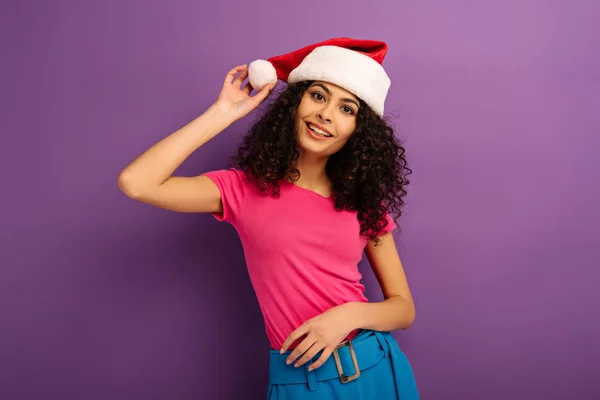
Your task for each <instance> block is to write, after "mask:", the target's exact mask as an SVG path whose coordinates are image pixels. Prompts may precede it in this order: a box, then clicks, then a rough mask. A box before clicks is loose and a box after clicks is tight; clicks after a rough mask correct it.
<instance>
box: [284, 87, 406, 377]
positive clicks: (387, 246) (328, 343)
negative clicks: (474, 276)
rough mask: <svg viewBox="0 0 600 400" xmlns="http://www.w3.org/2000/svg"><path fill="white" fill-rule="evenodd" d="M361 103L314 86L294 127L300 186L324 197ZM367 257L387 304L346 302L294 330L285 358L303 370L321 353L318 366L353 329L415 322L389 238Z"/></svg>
mask: <svg viewBox="0 0 600 400" xmlns="http://www.w3.org/2000/svg"><path fill="white" fill-rule="evenodd" d="M359 104H360V103H359V101H358V99H357V98H356V96H354V95H353V94H352V93H350V92H348V91H347V90H345V89H343V88H341V87H339V86H336V85H334V84H331V83H327V82H320V81H316V82H314V83H313V84H312V85H311V86H310V87H309V88H308V90H307V91H306V92H305V94H304V96H303V97H302V100H301V103H300V106H299V107H298V112H297V121H296V126H297V130H298V145H299V148H300V157H299V159H298V162H297V165H296V167H297V168H298V170H299V171H300V174H301V175H300V179H299V180H298V181H296V182H295V184H296V185H299V186H302V187H304V188H306V189H309V190H313V191H315V192H317V193H319V194H321V195H323V196H325V197H327V196H329V195H330V194H331V183H330V181H329V179H328V178H327V175H326V173H325V166H326V164H327V160H328V159H329V156H330V155H332V154H334V153H335V152H337V151H338V150H340V149H341V148H342V147H343V146H344V144H345V143H346V142H347V141H348V139H349V138H350V137H351V136H352V134H353V132H354V130H355V129H356V114H357V112H358V109H359V107H360V105H359ZM307 123H314V124H317V125H318V126H319V127H321V128H324V129H325V130H326V131H327V132H329V133H330V134H331V135H332V137H331V138H327V139H325V140H315V139H313V138H311V137H310V135H309V134H308V133H307V132H306V126H307ZM365 254H366V256H367V258H368V260H369V263H370V265H371V267H372V268H373V271H374V273H375V276H376V277H377V279H378V281H379V284H380V286H381V288H382V291H383V294H384V297H385V300H384V301H382V302H372V303H355V302H351V303H346V304H343V305H340V306H337V307H334V308H331V309H330V310H327V311H326V312H324V313H323V314H321V315H319V316H317V317H315V318H312V319H310V320H308V321H306V322H305V323H304V324H302V325H301V326H300V327H298V328H297V329H296V330H294V331H293V332H292V333H291V334H290V335H289V336H288V337H287V339H286V340H285V342H284V343H283V345H282V347H281V350H280V352H281V353H282V354H283V353H284V352H286V351H287V350H288V348H289V347H290V345H291V344H292V343H295V342H296V341H300V342H299V344H298V345H297V346H296V348H295V349H294V350H293V351H292V352H291V353H290V355H289V356H288V358H287V361H288V364H291V363H293V362H295V363H294V366H295V367H300V366H302V365H304V364H306V363H307V362H308V361H310V360H311V359H312V358H313V357H314V356H315V355H317V354H318V353H319V351H321V350H323V353H322V355H321V356H320V357H319V359H318V360H317V361H315V362H314V363H313V364H311V365H310V366H309V370H313V369H316V368H319V367H320V366H321V365H323V363H324V362H325V361H327V359H328V358H329V357H330V356H331V354H332V353H333V351H334V349H335V348H336V347H337V346H338V345H339V344H340V343H341V342H342V341H343V340H344V339H345V338H346V337H347V336H348V334H349V333H350V332H352V331H354V330H355V329H373V330H379V331H393V330H396V329H407V328H409V327H410V326H411V324H412V323H413V321H414V318H415V307H414V302H413V299H412V295H411V292H410V289H409V286H408V282H407V279H406V275H405V273H404V268H403V266H402V262H401V261H400V257H399V255H398V251H397V248H396V244H395V242H394V239H393V237H392V236H391V234H389V233H388V234H385V235H383V236H382V237H381V242H380V244H379V246H377V247H375V246H374V244H373V242H372V241H369V243H368V244H367V246H366V248H365Z"/></svg>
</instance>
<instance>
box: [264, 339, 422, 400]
mask: <svg viewBox="0 0 600 400" xmlns="http://www.w3.org/2000/svg"><path fill="white" fill-rule="evenodd" d="M350 344H351V346H350ZM290 353H291V351H289V350H288V351H287V352H285V353H284V354H279V351H277V350H271V358H270V371H269V390H268V393H267V400H325V399H327V400H338V399H339V400H359V399H360V400H370V399H373V400H394V399H400V400H418V399H419V393H418V391H417V385H416V382H415V377H414V374H413V370H412V367H411V366H410V364H409V362H408V359H407V358H406V356H405V355H404V353H403V352H402V351H401V350H400V347H399V346H398V343H397V342H396V339H394V337H393V336H392V334H391V333H389V332H377V331H372V330H363V331H361V332H360V334H359V335H358V336H356V337H355V338H354V339H352V340H351V341H350V342H349V343H348V344H347V345H346V346H344V347H341V348H339V350H337V351H336V353H337V355H338V359H339V362H340V367H341V370H342V372H341V374H340V371H339V369H338V366H337V364H336V357H335V356H334V354H332V355H331V356H330V357H329V358H328V359H327V361H326V362H325V364H323V365H322V366H321V367H319V368H317V369H316V370H314V371H310V372H309V371H308V366H309V365H310V364H312V363H313V362H314V361H316V360H317V359H318V358H319V357H320V356H321V352H319V353H318V354H317V355H316V356H315V357H313V359H312V360H311V361H309V362H307V363H306V364H304V365H303V366H301V367H298V368H296V367H294V364H290V365H286V363H285V361H286V359H287V357H288V356H289V355H290ZM353 353H354V354H353ZM353 355H354V358H353V357H352V356H353ZM354 360H356V364H357V365H358V374H357V370H356V369H355V367H354V365H355V364H354ZM343 381H346V382H343Z"/></svg>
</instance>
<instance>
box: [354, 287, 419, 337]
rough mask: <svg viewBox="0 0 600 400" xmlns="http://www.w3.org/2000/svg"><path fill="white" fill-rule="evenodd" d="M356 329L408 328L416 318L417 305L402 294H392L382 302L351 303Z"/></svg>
mask: <svg viewBox="0 0 600 400" xmlns="http://www.w3.org/2000/svg"><path fill="white" fill-rule="evenodd" d="M349 304H350V307H352V315H353V316H354V321H355V325H356V326H355V329H371V330H375V331H383V332H391V331H394V330H396V329H408V328H409V327H410V326H411V325H412V323H413V321H414V319H415V307H414V304H413V303H412V302H409V301H408V300H406V299H405V298H404V297H402V296H392V297H390V298H389V299H386V300H384V301H381V302H373V303H361V302H355V303H349Z"/></svg>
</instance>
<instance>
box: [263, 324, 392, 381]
mask: <svg viewBox="0 0 600 400" xmlns="http://www.w3.org/2000/svg"><path fill="white" fill-rule="evenodd" d="M384 335H391V334H390V333H389V332H378V331H373V330H363V331H361V332H360V333H359V334H358V335H357V336H356V337H355V338H354V339H352V340H349V341H346V342H342V343H341V344H340V345H339V346H338V348H337V349H336V350H335V351H334V352H333V354H331V356H330V357H329V358H328V359H327V361H325V363H324V364H323V365H321V366H320V367H319V368H317V369H316V370H314V371H308V367H309V366H310V365H311V364H312V363H313V362H314V361H316V360H318V359H319V357H320V356H321V352H319V353H317V355H315V356H314V357H313V359H312V360H310V361H308V362H307V363H306V364H304V365H303V366H301V367H298V368H296V367H294V365H293V364H290V365H287V364H286V363H285V362H286V360H287V357H288V356H289V355H290V353H291V351H289V350H288V351H287V352H285V353H283V354H279V352H278V351H277V350H271V357H270V378H269V381H270V383H271V384H274V385H288V384H299V383H304V384H308V385H309V388H311V390H314V389H312V388H316V382H321V381H327V380H330V379H340V380H341V381H342V383H346V382H349V381H352V380H354V379H356V378H358V377H359V376H360V371H364V370H366V369H367V368H370V367H373V366H374V365H377V364H378V363H379V362H380V361H381V359H382V358H384V357H387V356H388V354H389V347H388V343H387V342H386V340H385V337H384Z"/></svg>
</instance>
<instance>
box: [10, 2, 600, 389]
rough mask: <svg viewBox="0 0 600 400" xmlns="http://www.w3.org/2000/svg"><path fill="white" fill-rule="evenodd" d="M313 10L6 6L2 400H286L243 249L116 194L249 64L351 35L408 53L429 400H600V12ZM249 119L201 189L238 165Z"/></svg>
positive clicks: (222, 228) (403, 107)
mask: <svg viewBox="0 0 600 400" xmlns="http://www.w3.org/2000/svg"><path fill="white" fill-rule="evenodd" d="M51 3H52V4H51ZM250 4H252V6H251V7H250V6H249V5H250ZM292 4H296V5H292ZM298 4H300V3H290V4H288V3H285V2H280V1H273V0H269V1H262V2H258V3H256V2H255V3H252V2H247V1H246V2H241V1H240V2H230V1H226V2H222V1H221V2H213V4H211V5H210V7H214V8H212V9H209V8H208V6H207V5H206V2H202V1H185V0H177V1H175V0H171V1H169V2H167V1H162V2H161V1H156V0H153V1H133V0H127V1H125V0H119V1H116V0H112V1H105V2H98V1H96V2H92V1H77V2H76V1H66V0H64V1H54V2H46V1H37V2H34V1H29V2H24V1H17V0H12V1H3V2H2V5H1V6H0V30H1V31H0V33H1V35H0V40H1V41H2V42H1V43H2V49H3V51H2V63H1V65H2V66H1V68H2V70H1V75H0V76H1V79H2V84H1V87H2V89H1V90H0V92H1V93H2V94H1V97H0V101H1V104H0V106H1V108H0V109H1V110H2V141H1V144H0V156H1V157H0V163H1V165H0V167H1V170H2V172H3V179H2V207H1V208H0V213H1V214H0V217H1V223H0V226H1V230H0V233H1V242H0V250H1V251H0V256H1V258H0V263H1V264H0V265H1V269H0V398H1V399H3V400H4V399H6V400H20V399H27V400H29V399H61V400H70V399H86V400H96V399H98V400H99V399H112V400H120V399H144V400H150V399H177V400H187V399H241V398H243V399H262V398H264V395H265V390H266V384H267V368H268V366H267V346H268V343H267V340H266V337H265V333H264V328H263V323H262V319H261V315H260V311H259V308H258V305H257V303H256V300H255V298H254V294H253V292H252V288H251V286H250V283H249V281H248V277H247V275H246V271H245V266H244V260H243V254H242V251H241V247H240V243H239V240H238V238H237V236H236V234H235V231H234V229H233V228H232V227H230V226H228V225H225V224H219V223H217V222H216V221H214V220H213V219H212V217H210V216H208V215H185V214H176V213H171V212H167V211H164V210H159V209H155V208H152V207H150V206H146V205H143V204H140V203H136V202H134V201H132V200H130V199H128V198H126V197H125V195H123V194H122V193H121V192H120V191H119V190H118V188H117V184H116V180H117V175H118V173H119V171H120V170H121V169H122V168H123V167H124V166H125V164H126V163H128V162H129V161H130V160H132V159H133V158H134V157H135V156H137V155H138V154H140V153H141V152H142V151H144V150H145V149H146V148H148V147H149V146H150V145H152V144H153V143H155V142H157V141H158V140H160V139H161V138H163V137H164V136H166V135H167V134H169V133H170V132H172V131H174V130H176V129H177V128H179V127H181V126H182V125H184V124H186V123H187V122H189V121H190V120H191V119H193V118H194V117H195V116H197V115H198V114H199V113H201V112H203V111H204V110H205V109H206V107H207V106H208V105H209V104H211V102H213V101H214V99H215V98H216V96H217V94H218V91H219V88H220V86H221V84H222V79H223V77H224V75H225V73H226V72H227V71H228V70H229V68H230V67H232V66H233V65H236V64H240V63H245V62H249V61H252V60H253V59H255V58H267V57H269V56H272V55H276V54H279V53H281V52H287V51H290V50H293V49H295V48H296V47H299V46H303V45H305V44H308V43H311V42H313V41H319V40H322V39H326V38H329V37H334V36H353V37H365V38H374V39H382V40H385V41H387V42H388V43H389V45H390V47H391V50H390V53H389V56H388V58H387V59H386V63H385V66H386V68H387V69H388V71H389V74H390V76H391V79H392V82H393V83H392V89H391V92H390V95H389V101H388V103H387V111H388V112H390V113H394V114H395V115H397V116H399V119H397V120H396V121H395V125H396V127H397V128H398V131H399V132H400V134H401V135H403V136H405V137H406V138H407V142H406V147H407V149H408V159H409V162H410V165H411V167H412V168H413V170H414V174H413V175H412V184H411V185H410V186H409V196H408V198H407V203H408V204H407V207H406V217H405V218H404V219H403V220H402V223H403V229H404V235H402V236H399V237H398V238H397V242H398V246H399V249H400V252H401V257H402V260H403V262H404V264H405V268H406V271H407V275H408V278H409V282H410V284H411V287H412V290H413V293H414V296H415V301H416V305H417V320H416V322H415V324H414V326H413V328H411V329H410V330H408V331H406V332H398V333H397V335H396V336H397V338H398V339H399V342H400V345H401V347H402V348H403V349H404V351H405V352H406V353H407V354H408V356H409V358H410V360H411V362H412V364H413V367H414V369H415V373H416V376H417V379H418V384H419V386H420V389H421V392H422V396H423V398H424V399H428V400H433V399H444V400H445V399H474V400H480V399H486V400H493V399H508V398H510V399H575V398H576V399H592V398H597V396H598V395H599V393H600V383H599V381H598V366H597V365H598V364H597V362H593V360H594V359H595V358H596V359H597V358H598V356H599V353H600V352H599V344H598V343H599V341H598V335H599V334H600V329H599V322H598V316H597V310H598V301H597V299H596V297H595V296H592V291H593V289H594V288H595V287H597V282H598V272H596V271H594V272H592V271H591V269H592V267H597V265H598V259H599V256H600V254H599V250H598V249H599V247H600V246H599V245H600V238H599V234H598V224H599V223H600V217H599V212H598V204H600V193H599V189H598V186H597V182H598V178H599V177H600V176H599V172H598V171H599V169H598V166H597V165H596V163H593V154H594V151H597V149H598V146H599V145H600V140H599V139H598V133H599V131H600V129H599V128H600V118H599V112H598V110H599V104H598V103H599V100H598V93H600V73H599V71H600V57H599V52H598V47H597V43H598V37H599V32H598V28H594V27H593V26H592V25H593V24H595V23H596V22H597V20H598V17H599V14H600V5H598V3H597V2H594V1H571V2H567V1H539V2H534V1H530V0H527V1H523V0H520V1H516V0H513V1H496V2H490V1H470V2H466V1H453V2H448V1H418V2H416V1H415V2H408V1H397V0H387V1H383V2H379V3H377V4H378V6H377V8H373V9H369V8H368V7H367V6H366V4H370V3H368V2H363V1H360V2H358V1H357V2H322V1H313V0H311V1H305V2H303V3H302V4H303V5H302V6H301V7H300V6H299V5H298ZM304 10H306V11H305V12H304ZM594 43H595V45H594ZM250 121H251V119H247V120H244V121H241V122H239V123H237V124H236V125H234V126H233V127H231V128H230V129H229V130H228V131H226V132H224V133H223V134H222V135H220V136H218V137H217V138H215V139H214V140H213V141H211V142H210V143H209V144H207V145H206V146H205V147H204V148H202V149H201V150H199V151H198V152H197V153H195V154H194V156H193V157H192V158H191V159H189V160H188V161H187V162H186V163H185V164H184V165H183V166H182V167H181V170H180V171H178V173H180V174H186V175H192V174H198V173H200V172H203V171H207V170H211V169H216V168H222V167H225V166H226V165H227V164H226V162H227V157H228V156H229V155H230V154H231V153H232V151H233V150H234V148H235V146H236V144H237V142H238V140H239V137H240V135H241V134H242V133H243V132H244V130H245V129H246V127H247V126H248V123H249V122H250ZM361 267H362V268H363V270H364V271H365V276H366V278H365V279H366V284H367V285H368V288H369V295H370V297H371V298H372V299H374V300H378V299H380V298H381V297H380V296H381V293H380V290H379V288H378V287H377V285H376V281H375V280H374V278H373V275H372V274H371V273H370V272H369V270H368V265H367V264H366V263H363V265H361ZM586 275H587V276H586ZM595 311H596V313H594V312H595ZM593 314H596V315H595V316H594V315H593Z"/></svg>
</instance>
